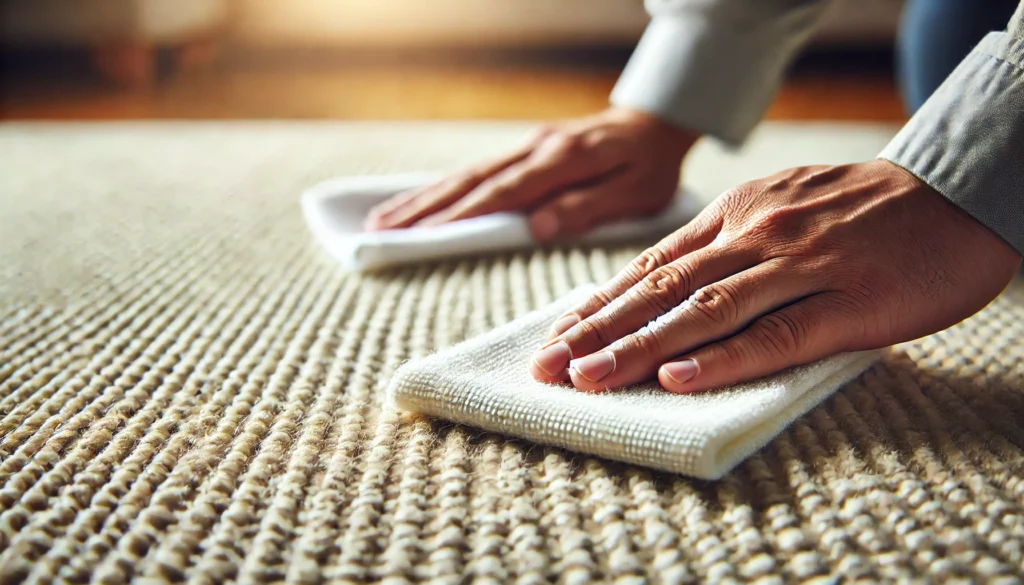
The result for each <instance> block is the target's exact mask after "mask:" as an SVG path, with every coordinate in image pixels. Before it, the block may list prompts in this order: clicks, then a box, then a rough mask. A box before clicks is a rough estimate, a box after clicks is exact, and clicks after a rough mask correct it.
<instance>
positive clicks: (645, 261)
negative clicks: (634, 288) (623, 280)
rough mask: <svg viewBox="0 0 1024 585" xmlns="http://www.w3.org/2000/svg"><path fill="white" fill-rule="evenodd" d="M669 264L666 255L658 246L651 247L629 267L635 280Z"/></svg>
mask: <svg viewBox="0 0 1024 585" xmlns="http://www.w3.org/2000/svg"><path fill="white" fill-rule="evenodd" d="M668 263H669V258H668V254H666V253H665V251H664V250H662V249H661V248H659V247H658V246H651V247H650V248H647V249H646V250H644V251H643V252H641V253H640V255H639V256H637V257H636V259H634V260H633V262H631V263H630V265H629V270H631V271H632V272H633V274H634V276H635V277H636V278H637V279H640V278H642V277H643V276H645V275H647V274H650V273H651V272H653V271H655V270H657V269H658V268H661V267H662V266H665V265H666V264H668Z"/></svg>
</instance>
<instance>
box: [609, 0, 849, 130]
mask: <svg viewBox="0 0 1024 585" xmlns="http://www.w3.org/2000/svg"><path fill="white" fill-rule="evenodd" d="M828 2H829V0H647V2H646V6H647V11H648V12H649V13H650V14H651V22H650V24H649V25H648V27H647V30H646V31H645V32H644V35H643V37H642V38H641V40H640V44H639V45H637V48H636V50H635V51H634V53H633V56H632V57H631V58H630V61H629V64H628V65H627V66H626V69H625V70H624V71H623V73H622V76H621V77H620V78H619V81H618V83H617V84H616V86H615V89H614V90H613V91H612V94H611V103H612V105H615V106H623V107H629V108H633V109H637V110H642V111H646V112H650V113H652V114H655V115H657V116H659V117H661V118H662V119H664V120H666V121H668V122H670V123H672V124H675V125H677V126H680V127H683V128H686V129H688V130H691V131H695V132H698V133H700V134H708V135H711V136H714V137H716V138H719V139H721V140H723V141H725V142H728V143H731V144H737V143H740V142H742V141H743V139H744V138H746V136H747V134H749V133H750V131H751V130H752V129H753V128H754V126H755V125H756V124H757V123H758V121H760V119H761V117H762V116H763V115H764V111H765V110H766V109H767V108H768V106H769V105H770V104H771V100H772V97H773V96H774V95H775V92H776V91H777V90H778V87H779V83H780V80H781V78H782V75H783V73H784V72H785V69H786V67H787V65H788V64H789V62H790V60H791V59H792V58H793V55H794V54H795V53H796V51H797V50H798V49H799V48H800V46H801V45H803V44H804V43H805V42H806V41H807V39H808V38H809V37H810V35H811V32H812V31H813V28H814V26H815V25H816V24H817V22H818V20H819V18H820V16H821V15H822V14H823V13H824V11H825V8H826V7H827V5H828Z"/></svg>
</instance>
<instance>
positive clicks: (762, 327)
mask: <svg viewBox="0 0 1024 585" xmlns="http://www.w3.org/2000/svg"><path fill="white" fill-rule="evenodd" d="M752 334H753V335H754V338H755V339H756V340H757V341H758V342H759V343H760V344H761V347H762V349H764V350H765V351H767V352H769V353H771V354H772V355H775V356H789V355H793V354H795V353H798V352H800V350H802V349H803V348H804V346H805V344H806V342H807V328H806V327H804V326H803V324H801V323H800V322H799V321H798V320H796V319H794V318H793V317H792V316H791V315H787V314H785V313H772V314H770V315H766V316H764V317H762V318H761V319H760V320H759V321H758V322H757V325H756V326H755V327H754V328H753V331H752Z"/></svg>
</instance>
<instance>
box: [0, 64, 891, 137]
mask: <svg viewBox="0 0 1024 585" xmlns="http://www.w3.org/2000/svg"><path fill="white" fill-rule="evenodd" d="M620 68H621V63H620V62H617V60H616V59H608V60H606V62H601V61H600V60H598V62H597V63H594V62H593V60H590V61H589V62H586V63H578V62H577V63H573V62H568V63H567V62H564V60H563V61H560V62H553V63H545V62H543V60H541V61H538V60H536V59H534V60H532V61H530V62H522V60H519V61H516V60H504V61H503V60H501V59H497V60H493V59H492V60H489V61H488V62H470V63H443V62H440V63H438V62H434V63H429V62H428V63H424V62H412V63H405V62H403V61H402V59H400V58H399V59H388V60H385V61H382V62H372V63H353V62H336V63H323V62H312V63H311V62H309V60H308V59H305V60H304V59H298V60H288V59H263V60H261V59H229V60H227V62H223V61H222V62H221V63H218V64H215V65H212V66H210V67H207V68H204V69H202V70H198V71H189V72H183V73H173V72H172V73H170V74H169V75H166V76H165V77H163V78H161V79H160V80H159V81H157V82H155V83H153V84H151V85H149V86H147V87H144V88H135V89H125V88H119V87H115V86H112V85H110V84H106V83H103V82H102V81H101V80H100V79H98V77H97V76H95V75H93V74H91V73H90V72H89V71H85V70H80V69H71V70H66V69H65V70H63V71H58V72H57V73H54V74H49V75H47V74H45V73H43V74H39V73H38V72H31V73H30V74H25V73H24V72H21V73H19V72H14V73H11V72H7V73H6V74H5V75H6V77H5V78H3V79H2V80H0V81H2V83H0V118H2V119H7V120H18V119H46V120H69V119H82V120H113V119H239V118H304V119H345V120H358V119H439V118H445V119H472V118H490V119H517V118H518V119H553V118H562V117H566V116H578V115H583V114H587V113H591V112H594V111H597V110H600V109H601V108H603V107H604V106H605V105H606V104H607V98H608V93H609V92H610V90H611V88H612V86H613V84H614V83H615V79H616V77H617V76H618V72H619V70H620ZM768 117H769V118H774V119H803V120H807V119H834V120H870V121H893V120H902V119H904V117H905V116H904V113H903V109H902V107H901V105H900V102H899V99H898V97H897V94H896V91H895V88H894V86H893V82H892V80H891V75H890V74H889V73H888V72H886V71H870V70H869V71H864V70H854V71H849V70H846V71H830V70H829V68H828V67H820V66H818V67H812V68H811V69H810V70H803V71H802V70H800V69H797V70H796V72H795V73H794V74H792V75H791V76H790V77H789V78H788V79H787V81H786V82H785V84H784V85H783V87H782V89H781V91H780V92H779V94H778V96H777V99H776V100H775V102H774V104H773V105H772V107H771V109H770V110H769V112H768Z"/></svg>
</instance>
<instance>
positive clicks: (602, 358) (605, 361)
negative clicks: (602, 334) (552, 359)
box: [569, 351, 615, 382]
mask: <svg viewBox="0 0 1024 585" xmlns="http://www.w3.org/2000/svg"><path fill="white" fill-rule="evenodd" d="M569 368H570V369H573V370H576V373H577V374H579V375H581V376H583V377H584V378H586V379H587V380H589V381H591V382H597V381H598V380H600V379H601V378H604V377H605V376H607V375H608V374H610V373H612V370H614V369H615V356H613V355H612V354H611V353H609V352H607V351H602V352H600V353H594V354H590V355H588V356H586V357H582V358H580V359H578V360H572V361H571V362H569Z"/></svg>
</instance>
